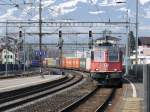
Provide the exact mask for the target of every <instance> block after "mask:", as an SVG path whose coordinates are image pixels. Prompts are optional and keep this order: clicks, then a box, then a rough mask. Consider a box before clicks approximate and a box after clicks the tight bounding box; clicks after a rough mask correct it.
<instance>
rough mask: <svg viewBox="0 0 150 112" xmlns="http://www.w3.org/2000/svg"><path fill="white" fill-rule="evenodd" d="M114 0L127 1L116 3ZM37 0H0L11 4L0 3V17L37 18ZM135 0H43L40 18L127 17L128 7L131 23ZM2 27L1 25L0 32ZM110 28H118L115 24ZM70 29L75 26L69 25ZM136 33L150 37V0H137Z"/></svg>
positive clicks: (104, 18) (2, 18) (133, 20)
mask: <svg viewBox="0 0 150 112" xmlns="http://www.w3.org/2000/svg"><path fill="white" fill-rule="evenodd" d="M117 1H125V2H126V3H124V4H116V2H117ZM38 2H39V0H0V4H12V5H0V21H6V20H17V19H18V20H38ZM24 3H33V4H32V5H31V4H24ZM135 3H136V0H42V7H43V12H42V18H43V20H51V19H56V20H57V19H59V20H60V19H72V20H77V21H109V19H110V20H111V21H126V17H127V16H126V15H127V10H128V16H129V18H130V20H131V22H133V23H134V22H135ZM15 4H19V7H14V5H15ZM4 30H5V29H3V28H1V29H0V33H3V32H4ZM13 30H14V29H13ZM13 30H12V29H9V31H13ZM16 30H18V29H16ZM26 30H28V29H26ZM36 30H37V29H35V31H36ZM45 30H48V29H45ZM79 30H81V29H79ZM93 30H94V29H93ZM109 30H112V28H109ZM113 30H116V32H117V31H119V29H118V28H116V29H115V28H113ZM131 30H133V31H135V27H131ZM14 31H15V30H14ZM72 31H75V29H73V28H72ZM139 36H149V37H150V0H139Z"/></svg>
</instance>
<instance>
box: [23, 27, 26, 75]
mask: <svg viewBox="0 0 150 112" xmlns="http://www.w3.org/2000/svg"><path fill="white" fill-rule="evenodd" d="M23 37H24V38H23V61H24V66H23V70H24V72H25V70H26V68H25V67H26V53H25V29H24V36H23Z"/></svg>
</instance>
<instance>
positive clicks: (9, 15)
mask: <svg viewBox="0 0 150 112" xmlns="http://www.w3.org/2000/svg"><path fill="white" fill-rule="evenodd" d="M17 10H18V9H17V8H11V9H8V10H7V11H6V13H5V14H3V15H1V16H0V20H12V19H17V18H16V17H15V16H13V14H14V12H15V11H17Z"/></svg>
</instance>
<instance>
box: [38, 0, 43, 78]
mask: <svg viewBox="0 0 150 112" xmlns="http://www.w3.org/2000/svg"><path fill="white" fill-rule="evenodd" d="M39 50H40V51H39V52H40V53H39V55H40V75H41V76H42V77H44V76H43V75H42V65H43V64H42V4H41V0H39Z"/></svg>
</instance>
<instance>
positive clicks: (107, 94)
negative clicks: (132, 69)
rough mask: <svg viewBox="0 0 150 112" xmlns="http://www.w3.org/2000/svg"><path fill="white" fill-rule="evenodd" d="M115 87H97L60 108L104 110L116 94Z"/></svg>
mask: <svg viewBox="0 0 150 112" xmlns="http://www.w3.org/2000/svg"><path fill="white" fill-rule="evenodd" d="M115 90H116V89H115V88H113V89H110V88H99V87H97V88H95V89H94V90H93V91H92V92H91V93H89V94H87V95H85V96H83V97H82V98H80V99H79V100H78V101H76V102H74V103H72V104H71V105H69V106H67V107H65V108H64V109H62V110H60V112H104V111H105V109H106V107H107V106H108V104H109V102H110V101H111V100H112V98H113V96H114V94H115Z"/></svg>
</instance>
